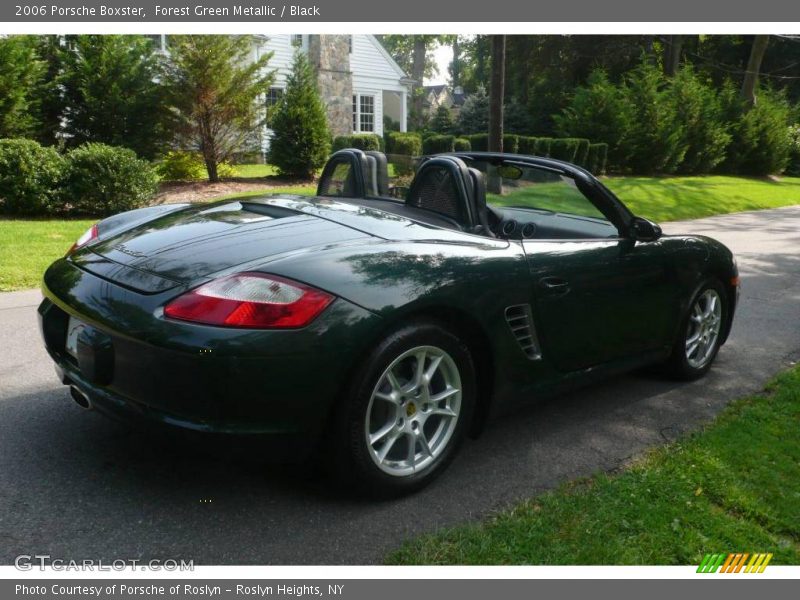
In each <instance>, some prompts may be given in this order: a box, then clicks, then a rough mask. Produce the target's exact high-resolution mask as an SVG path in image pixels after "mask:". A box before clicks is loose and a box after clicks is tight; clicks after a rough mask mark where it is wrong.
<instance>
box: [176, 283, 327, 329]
mask: <svg viewBox="0 0 800 600" xmlns="http://www.w3.org/2000/svg"><path fill="white" fill-rule="evenodd" d="M332 301H333V296H331V295H330V294H328V293H326V292H323V291H321V290H318V289H315V288H312V287H310V286H307V285H304V284H302V283H297V282H296V281H290V280H288V279H284V278H283V277H278V276H276V275H265V274H263V273H237V274H236V275H229V276H228V277H222V278H221V279H217V280H215V281H211V282H210V283H206V284H204V285H201V286H200V287H198V288H195V289H194V290H192V291H190V292H187V293H185V294H183V295H182V296H179V297H177V298H176V299H175V300H173V301H172V302H170V303H169V304H167V305H166V306H165V307H164V315H165V316H166V317H168V318H170V319H180V320H181V321H191V322H193V323H203V324H206V325H220V326H223V327H249V328H256V329H289V328H296V327H304V326H306V325H308V324H309V323H311V321H313V320H314V319H315V318H316V317H317V315H319V314H320V313H321V312H322V311H323V310H324V309H325V307H326V306H328V304H330V303H331V302H332Z"/></svg>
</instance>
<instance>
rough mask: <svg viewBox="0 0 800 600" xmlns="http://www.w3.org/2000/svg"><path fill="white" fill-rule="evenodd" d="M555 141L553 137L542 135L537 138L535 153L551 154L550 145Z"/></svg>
mask: <svg viewBox="0 0 800 600" xmlns="http://www.w3.org/2000/svg"><path fill="white" fill-rule="evenodd" d="M552 143H553V138H548V137H540V138H536V147H535V151H534V154H535V155H536V156H545V157H547V156H550V146H551V144H552Z"/></svg>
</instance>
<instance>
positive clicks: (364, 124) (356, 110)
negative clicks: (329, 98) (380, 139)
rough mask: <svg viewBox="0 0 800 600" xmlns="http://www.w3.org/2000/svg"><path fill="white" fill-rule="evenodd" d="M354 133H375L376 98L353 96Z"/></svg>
mask: <svg viewBox="0 0 800 600" xmlns="http://www.w3.org/2000/svg"><path fill="white" fill-rule="evenodd" d="M353 131H354V132H356V133H374V132H375V96H361V95H354V96H353Z"/></svg>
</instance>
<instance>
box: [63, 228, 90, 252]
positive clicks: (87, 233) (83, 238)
mask: <svg viewBox="0 0 800 600" xmlns="http://www.w3.org/2000/svg"><path fill="white" fill-rule="evenodd" d="M95 239H97V223H95V224H94V225H92V226H91V227H89V229H87V230H86V231H85V232H84V233H83V235H82V236H81V237H79V238H78V240H77V241H76V242H75V243H74V244H72V247H71V248H70V249H69V252H67V254H72V253H73V252H75V250H77V249H78V248H80V247H82V246H85V245H86V244H88V243H89V242H91V241H92V240H95Z"/></svg>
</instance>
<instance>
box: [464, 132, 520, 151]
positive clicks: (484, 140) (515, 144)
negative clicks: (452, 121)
mask: <svg viewBox="0 0 800 600" xmlns="http://www.w3.org/2000/svg"><path fill="white" fill-rule="evenodd" d="M462 137H463V138H464V139H466V140H467V141H469V143H470V146H471V149H472V150H475V151H476V152H487V151H488V150H489V134H488V133H473V134H472V135H465V136H462ZM503 152H506V153H508V154H515V153H517V152H519V136H518V135H516V134H514V133H506V134H504V135H503Z"/></svg>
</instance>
